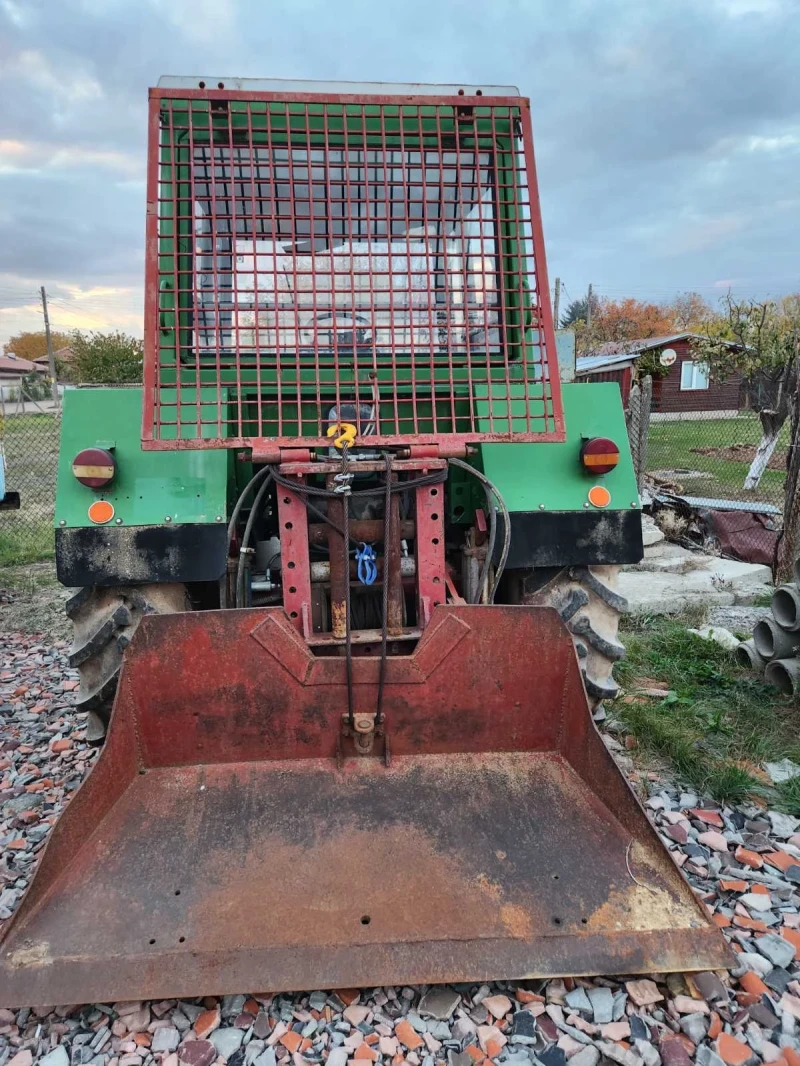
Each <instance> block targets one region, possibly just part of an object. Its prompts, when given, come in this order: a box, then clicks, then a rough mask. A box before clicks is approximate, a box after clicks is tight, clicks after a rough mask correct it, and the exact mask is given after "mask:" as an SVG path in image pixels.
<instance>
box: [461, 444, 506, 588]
mask: <svg viewBox="0 0 800 1066" xmlns="http://www.w3.org/2000/svg"><path fill="white" fill-rule="evenodd" d="M447 461H448V463H450V464H451V466H457V467H459V468H460V469H461V470H466V471H467V473H468V474H472V476H473V477H475V478H477V479H478V481H480V482H481V484H482V485H483V490H484V493H485V494H486V500H487V505H488V507H489V521H490V526H492V527H493V526H494V524H495V523H496V521H497V515H496V512H495V506H494V504H493V502H492V500H491V496H490V493H491V494H492V495H493V496H494V498H495V500H496V501H497V503H498V505H499V508H500V513H501V514H502V516H503V527H504V528H503V548H502V550H501V552H500V560H499V562H498V564H497V567H496V569H495V573H494V581H493V582H492V587H491V590H490V592H489V595H488V597H487V598H488V600H489V603H494V597H495V593H496V592H497V586H498V585H499V584H500V578H501V577H502V576H503V571H504V570H505V568H506V563H507V562H508V553H509V550H510V548H511V518H510V515H509V513H508V507H506V501H505V500H504V499H503V497H502V496H501V494H500V491H499V489H498V488H497V487H496V486H495V485H494V484H493V483H492V482H491V481H490V480H489V478H488V477H486V475H485V474H482V473H481V471H480V470H476V469H475V467H474V466H470V464H469V463H465V462H464V461H463V460H462V459H448V460H447ZM492 533H493V529H492V528H490V531H489V545H490V549H487V552H486V563H485V565H484V570H482V571H481V579H480V584H479V585H478V588H479V590H480V591H481V592H482V591H483V587H484V584H485V582H486V576H488V573H489V570H488V568H489V567H490V566H491V562H492V554H493V552H494V538H493V536H492ZM484 571H485V574H484Z"/></svg>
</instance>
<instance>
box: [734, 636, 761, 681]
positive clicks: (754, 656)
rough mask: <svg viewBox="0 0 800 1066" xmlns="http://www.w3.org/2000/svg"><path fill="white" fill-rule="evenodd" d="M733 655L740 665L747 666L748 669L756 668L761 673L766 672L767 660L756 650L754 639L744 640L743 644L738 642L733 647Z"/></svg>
mask: <svg viewBox="0 0 800 1066" xmlns="http://www.w3.org/2000/svg"><path fill="white" fill-rule="evenodd" d="M733 655H734V658H735V659H736V662H737V663H738V664H739V666H745V667H747V669H748V670H755V671H756V672H757V673H759V674H763V673H764V667H765V666H766V665H767V660H766V659H765V658H764V656H763V655H759V653H758V652H757V651H756V646H755V644H754V643H753V641H752V639H750V640H743V641H742V643H741V644H738V645H737V646H736V647H735V648H734V649H733Z"/></svg>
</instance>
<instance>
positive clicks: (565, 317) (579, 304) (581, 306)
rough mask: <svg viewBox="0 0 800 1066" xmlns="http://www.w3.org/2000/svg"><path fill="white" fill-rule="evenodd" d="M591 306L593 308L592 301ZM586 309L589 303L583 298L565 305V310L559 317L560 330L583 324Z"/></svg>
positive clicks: (586, 312)
mask: <svg viewBox="0 0 800 1066" xmlns="http://www.w3.org/2000/svg"><path fill="white" fill-rule="evenodd" d="M592 306H593V307H594V301H592ZM588 309H589V301H588V299H587V298H586V297H585V296H584V297H583V299H582V300H572V301H571V302H570V303H568V304H567V307H566V310H565V311H564V313H563V314H562V315H561V321H560V325H561V328H562V329H566V328H567V327H568V326H575V325H577V324H578V323H579V322H585V321H586V316H587V314H588Z"/></svg>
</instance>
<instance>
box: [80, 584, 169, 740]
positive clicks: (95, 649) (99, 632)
mask: <svg viewBox="0 0 800 1066" xmlns="http://www.w3.org/2000/svg"><path fill="white" fill-rule="evenodd" d="M189 609H190V607H189V598H188V595H187V592H186V586H185V585H177V584H175V585H122V586H120V587H118V588H98V587H93V586H88V587H86V588H79V589H76V590H75V591H74V593H73V595H72V596H70V598H69V599H68V600H67V603H66V612H67V617H68V618H69V619H70V620H71V621H72V624H73V639H72V648H71V649H70V654H69V663H70V666H74V667H76V668H77V670H78V674H79V677H80V687H79V688H78V692H77V705H78V706H79V707H80V708H81V709H83V710H85V711H87V712H88V719H87V723H86V737H87V740H89V741H92V742H94V743H97V742H99V741H100V740H102V739H103V737H104V736H105V732H106V727H107V725H108V719H109V716H110V714H111V705H112V704H113V702H114V693H115V692H116V689H117V678H118V677H119V671H120V667H121V666H122V655H123V652H124V651H125V649H126V648H127V646H128V645H129V644H130V642H131V640H132V639H133V634H134V633H135V632H136V627H137V626H138V625H139V622H140V621H141V619H142V617H143V616H144V615H146V614H174V613H176V612H177V611H188V610H189Z"/></svg>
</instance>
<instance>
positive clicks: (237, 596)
mask: <svg viewBox="0 0 800 1066" xmlns="http://www.w3.org/2000/svg"><path fill="white" fill-rule="evenodd" d="M266 469H267V470H268V473H267V476H266V477H265V478H264V480H263V482H262V483H261V486H260V488H259V490H258V492H257V493H256V498H255V499H254V500H253V506H252V507H251V508H250V514H249V515H248V516H247V524H246V525H245V527H244V533H243V535H242V544H241V547H240V548H239V562H238V563H237V566H236V586H235V590H234V603H235V605H236V606H237V607H239V606H241V601H242V599H243V595H244V589H243V588H242V586H243V584H244V582H243V576H244V557H245V554H246V553H247V552H248V551H249V549H250V534H251V533H252V531H253V525H254V523H255V520H256V516H257V514H258V511H259V508H260V506H261V502H262V500H263V499H264V497H265V496H266V494H267V490H268V489H269V487H270V485H271V484H272V477H273V472H272V470H270V469H269V467H267V468H266Z"/></svg>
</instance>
